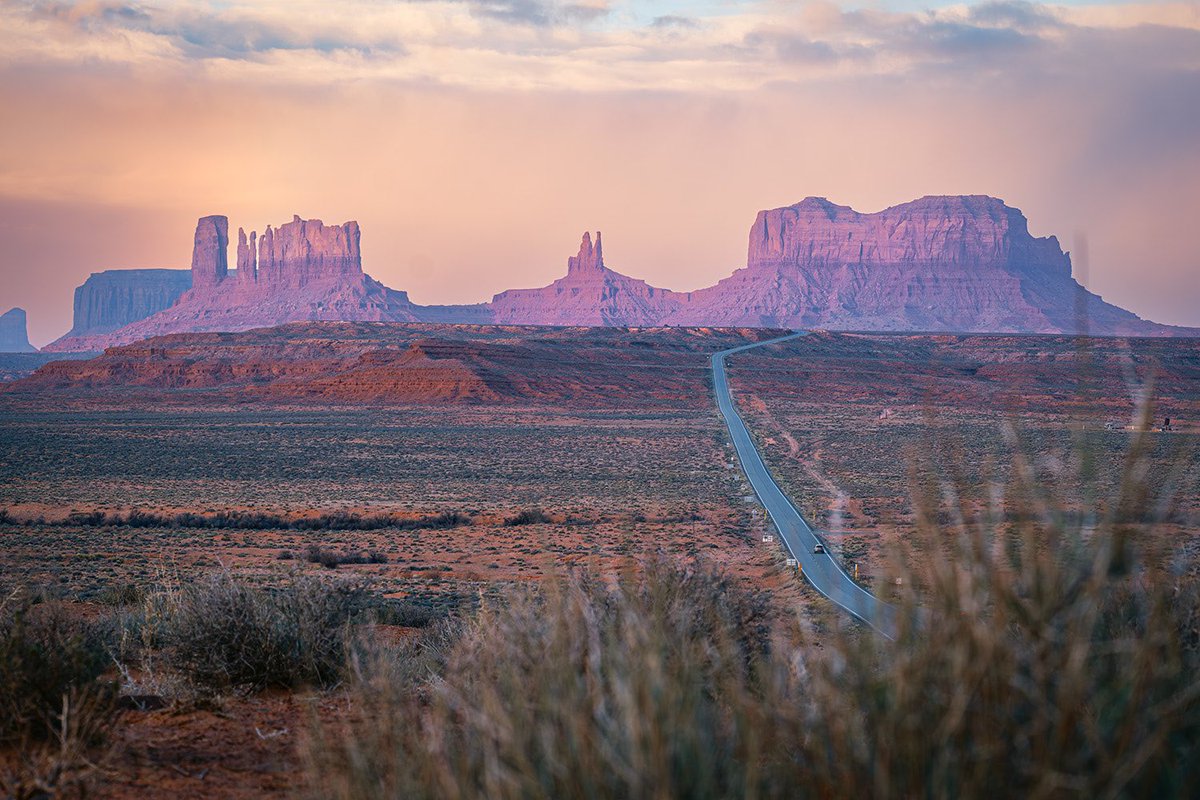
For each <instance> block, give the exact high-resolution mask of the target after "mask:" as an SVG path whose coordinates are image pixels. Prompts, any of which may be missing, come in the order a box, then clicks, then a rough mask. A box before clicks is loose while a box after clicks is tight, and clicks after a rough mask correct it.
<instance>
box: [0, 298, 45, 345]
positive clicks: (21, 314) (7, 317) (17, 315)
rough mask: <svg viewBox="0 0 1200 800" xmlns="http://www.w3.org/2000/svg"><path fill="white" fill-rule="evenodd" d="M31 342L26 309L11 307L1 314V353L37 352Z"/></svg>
mask: <svg viewBox="0 0 1200 800" xmlns="http://www.w3.org/2000/svg"><path fill="white" fill-rule="evenodd" d="M36 352H37V348H36V347H34V346H33V345H31V344H30V343H29V328H28V325H27V321H26V319H25V309H23V308H10V309H9V310H8V311H5V312H4V313H3V314H0V353H36Z"/></svg>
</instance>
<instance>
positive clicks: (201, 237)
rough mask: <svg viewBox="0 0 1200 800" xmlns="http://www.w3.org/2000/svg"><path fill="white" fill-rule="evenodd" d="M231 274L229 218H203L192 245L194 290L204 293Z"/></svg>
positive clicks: (199, 222)
mask: <svg viewBox="0 0 1200 800" xmlns="http://www.w3.org/2000/svg"><path fill="white" fill-rule="evenodd" d="M228 274H229V218H228V217H225V216H222V215H219V214H217V215H213V216H210V217H201V218H200V220H199V221H198V222H197V223H196V237H195V240H194V242H193V244H192V288H193V289H196V290H199V291H201V292H203V291H204V290H205V289H211V288H213V287H215V286H217V285H219V284H220V283H221V281H223V280H225V276H226V275H228Z"/></svg>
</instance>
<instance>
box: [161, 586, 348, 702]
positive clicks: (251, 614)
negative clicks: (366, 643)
mask: <svg viewBox="0 0 1200 800" xmlns="http://www.w3.org/2000/svg"><path fill="white" fill-rule="evenodd" d="M367 606H368V593H367V591H366V589H365V588H364V587H363V586H362V585H360V584H357V583H348V582H331V581H326V580H319V579H317V578H312V577H306V576H291V577H289V579H288V580H287V581H286V582H285V583H284V584H283V585H282V586H280V587H278V588H274V589H269V588H264V587H259V586H255V585H253V584H251V583H250V582H249V581H248V580H247V579H246V578H243V577H240V576H237V575H234V574H232V573H230V572H227V571H220V572H216V573H214V574H212V575H210V576H208V577H207V578H204V579H201V580H198V581H195V582H193V583H190V584H187V585H185V586H183V587H181V588H180V589H178V591H177V594H176V595H175V596H174V597H173V598H172V600H171V603H170V610H169V614H168V619H167V622H166V631H165V643H166V646H167V648H168V653H169V655H170V658H171V659H172V662H173V665H174V666H175V667H176V668H178V669H180V670H182V671H183V672H184V673H186V674H187V675H188V676H189V677H190V678H191V679H192V680H193V681H195V682H196V683H197V684H199V685H201V686H208V687H212V688H226V687H247V688H251V689H260V688H265V687H270V686H277V687H294V686H299V685H306V684H312V685H328V684H331V683H333V682H335V681H336V680H338V678H339V676H340V674H341V670H342V666H343V665H344V663H345V640H346V632H347V628H348V626H349V625H350V624H351V623H352V622H353V621H354V620H356V619H357V618H359V617H360V616H361V615H362V614H363V613H364V611H365V609H366V608H367Z"/></svg>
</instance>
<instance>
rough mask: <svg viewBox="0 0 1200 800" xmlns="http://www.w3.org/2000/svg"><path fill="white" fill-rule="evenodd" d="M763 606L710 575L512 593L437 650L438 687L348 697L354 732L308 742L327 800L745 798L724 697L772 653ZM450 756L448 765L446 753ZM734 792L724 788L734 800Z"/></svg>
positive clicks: (383, 677) (382, 679) (584, 580)
mask: <svg viewBox="0 0 1200 800" xmlns="http://www.w3.org/2000/svg"><path fill="white" fill-rule="evenodd" d="M767 627H768V625H767V607H766V604H765V601H764V599H763V597H762V596H761V595H760V594H758V593H756V592H753V591H750V590H749V589H747V588H746V587H743V586H740V585H738V584H735V583H733V582H731V581H729V580H728V579H726V578H724V577H722V576H720V575H718V574H716V573H713V572H709V571H706V570H684V569H678V568H675V567H672V566H669V565H666V564H656V565H652V566H651V568H650V570H649V572H648V574H647V576H646V577H645V579H644V580H638V581H626V582H622V583H620V584H619V585H617V586H616V587H611V586H610V585H609V584H608V583H607V582H605V581H603V580H599V579H597V578H596V577H595V576H592V575H590V574H586V573H584V574H579V575H577V576H575V577H573V578H572V579H571V580H569V581H567V582H566V583H563V584H551V585H549V586H548V587H547V588H546V590H545V591H544V592H541V593H539V592H535V591H529V590H514V591H513V592H511V593H509V594H508V595H507V596H506V597H505V598H504V601H503V602H502V603H500V604H486V605H485V606H484V607H483V609H482V610H481V611H480V612H479V613H478V614H477V615H476V616H475V618H474V619H473V620H471V621H469V622H467V623H465V624H464V625H463V627H462V628H461V629H460V630H458V631H457V633H456V637H455V638H454V639H453V640H451V641H449V642H443V647H444V650H443V653H444V655H443V657H442V660H441V670H440V671H441V674H440V675H439V676H438V677H437V678H436V679H435V680H434V681H433V682H432V683H430V684H429V685H428V686H427V687H426V688H425V690H424V691H416V692H411V693H409V692H405V691H404V686H403V684H400V685H399V688H397V682H396V681H395V680H394V678H393V677H392V673H391V671H390V670H388V669H384V670H383V671H382V673H381V674H379V675H375V676H372V677H369V678H367V679H366V680H365V681H364V682H362V683H359V684H358V685H357V692H358V693H360V694H359V699H360V700H361V706H360V709H361V710H362V711H363V712H364V713H363V715H362V717H360V718H359V719H357V720H356V722H355V723H354V724H353V727H352V735H350V736H338V737H334V736H331V735H329V732H326V731H318V733H317V735H316V737H315V738H314V740H313V746H312V747H311V748H310V750H309V751H308V757H309V763H310V775H311V776H312V777H313V778H314V784H315V787H316V788H315V792H316V794H318V795H320V796H330V797H393V796H410V797H432V796H453V795H456V794H457V795H459V796H489V797H517V796H520V797H531V796H554V797H583V796H594V797H637V796H645V795H647V794H650V793H651V788H652V787H653V788H654V789H655V791H660V792H661V794H662V795H663V796H705V792H704V790H705V789H706V788H707V787H710V786H714V785H716V786H728V787H734V786H740V785H742V783H743V781H742V780H741V779H740V777H739V776H740V775H742V774H743V773H744V772H745V765H744V764H743V763H742V761H741V760H740V759H739V758H738V757H737V756H738V754H737V752H736V747H735V744H736V737H733V736H731V735H729V734H730V730H731V726H733V727H736V725H737V724H738V723H737V722H736V721H734V720H731V719H730V718H729V717H728V716H727V715H726V713H725V711H724V709H723V708H722V702H721V701H720V700H719V699H718V698H719V697H720V694H721V692H720V687H721V686H722V685H723V684H725V683H726V682H728V681H731V680H732V681H733V682H735V683H736V682H741V683H743V684H744V683H745V682H747V681H748V680H749V675H750V673H751V672H752V671H753V668H754V663H755V662H756V661H757V660H759V659H761V658H763V657H764V656H765V655H766V653H767V652H768V651H769V648H768V647H767V641H766V637H765V632H766V630H767ZM448 754H453V755H448ZM730 794H732V789H731V791H730Z"/></svg>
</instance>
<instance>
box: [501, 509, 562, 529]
mask: <svg viewBox="0 0 1200 800" xmlns="http://www.w3.org/2000/svg"><path fill="white" fill-rule="evenodd" d="M546 522H553V520H552V519H551V518H550V515H549V514H547V513H546V512H545V511H542V510H541V509H540V508H527V509H525V510H523V511H520V512H518V513H516V514H514V515H513V516H511V517H508V518H507V519H505V520H504V524H505V525H540V524H542V523H546Z"/></svg>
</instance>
